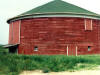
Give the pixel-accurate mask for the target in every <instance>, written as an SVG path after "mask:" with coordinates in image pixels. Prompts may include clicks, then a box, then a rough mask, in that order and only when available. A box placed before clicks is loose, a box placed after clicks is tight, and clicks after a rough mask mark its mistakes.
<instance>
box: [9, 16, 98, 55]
mask: <svg viewBox="0 0 100 75" xmlns="http://www.w3.org/2000/svg"><path fill="white" fill-rule="evenodd" d="M85 20H86V19H84V18H61V17H55V18H54V17H53V18H31V19H22V20H21V32H20V44H19V47H18V53H19V54H41V55H43V54H47V55H53V54H65V55H67V46H68V50H69V55H76V46H77V54H78V55H85V54H100V21H99V20H94V19H93V20H92V21H93V25H92V28H93V30H85ZM17 22H18V21H17ZM14 24H15V27H14V29H16V30H15V33H14V35H17V36H14V38H15V39H17V37H18V33H19V32H18V31H17V30H19V28H16V26H17V24H16V21H15V22H14ZM10 32H11V31H10ZM17 32H18V33H17ZM10 37H11V33H10ZM17 40H18V39H17ZM15 42H16V43H17V42H18V41H16V40H14V43H15ZM35 46H38V51H34V47H35ZM88 46H91V50H90V51H88Z"/></svg>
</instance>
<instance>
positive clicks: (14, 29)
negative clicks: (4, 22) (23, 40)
mask: <svg viewBox="0 0 100 75" xmlns="http://www.w3.org/2000/svg"><path fill="white" fill-rule="evenodd" d="M19 34H20V21H15V22H11V23H10V26H9V44H18V43H19V42H20V41H19V40H20V38H19V37H20V35H19Z"/></svg>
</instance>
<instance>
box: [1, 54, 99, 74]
mask: <svg viewBox="0 0 100 75" xmlns="http://www.w3.org/2000/svg"><path fill="white" fill-rule="evenodd" d="M77 64H96V65H100V56H99V55H98V56H97V55H96V56H94V55H93V56H88V55H87V56H77V57H76V56H65V55H53V56H49V55H33V56H32V55H16V54H6V55H5V54H0V75H16V74H18V73H20V72H22V71H24V70H42V71H43V72H44V73H48V72H51V71H53V72H59V71H67V70H70V71H73V70H74V69H77V67H78V68H85V67H88V65H80V66H77ZM90 66H91V65H90Z"/></svg>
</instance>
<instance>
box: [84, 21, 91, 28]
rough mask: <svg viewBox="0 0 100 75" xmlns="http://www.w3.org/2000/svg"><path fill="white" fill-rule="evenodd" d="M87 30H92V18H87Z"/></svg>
mask: <svg viewBox="0 0 100 75" xmlns="http://www.w3.org/2000/svg"><path fill="white" fill-rule="evenodd" d="M85 30H92V20H91V19H85Z"/></svg>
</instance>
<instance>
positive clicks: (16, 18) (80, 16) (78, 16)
mask: <svg viewBox="0 0 100 75" xmlns="http://www.w3.org/2000/svg"><path fill="white" fill-rule="evenodd" d="M42 17H49V18H50V17H72V18H88V19H98V20H100V18H98V17H95V16H91V15H89V16H86V15H78V14H77V15H75V14H40V15H27V16H22V17H21V16H19V17H15V18H12V19H9V20H7V22H8V23H9V22H12V21H16V20H21V19H26V18H42Z"/></svg>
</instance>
